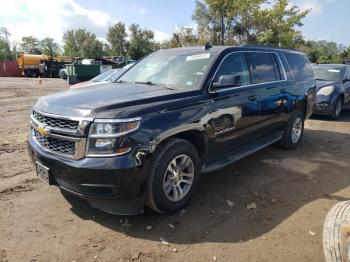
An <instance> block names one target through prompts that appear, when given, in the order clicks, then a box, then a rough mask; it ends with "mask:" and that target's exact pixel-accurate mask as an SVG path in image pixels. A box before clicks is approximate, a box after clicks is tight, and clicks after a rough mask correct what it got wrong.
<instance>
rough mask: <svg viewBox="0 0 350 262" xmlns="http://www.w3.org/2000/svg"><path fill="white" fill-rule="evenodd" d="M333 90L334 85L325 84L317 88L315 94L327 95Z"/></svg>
mask: <svg viewBox="0 0 350 262" xmlns="http://www.w3.org/2000/svg"><path fill="white" fill-rule="evenodd" d="M333 91H334V86H326V87H322V88H321V89H320V90H318V92H317V94H318V95H324V96H329V95H330V94H332V93H333Z"/></svg>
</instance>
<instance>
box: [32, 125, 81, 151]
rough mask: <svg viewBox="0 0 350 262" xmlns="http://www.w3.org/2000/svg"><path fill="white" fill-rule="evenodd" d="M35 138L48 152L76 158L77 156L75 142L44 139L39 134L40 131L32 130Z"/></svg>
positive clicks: (51, 138)
mask: <svg viewBox="0 0 350 262" xmlns="http://www.w3.org/2000/svg"><path fill="white" fill-rule="evenodd" d="M32 132H33V137H34V138H35V140H36V141H37V142H38V143H39V144H40V146H41V147H43V148H44V149H46V150H49V151H51V152H54V153H58V154H63V155H68V156H74V154H75V142H72V141H67V140H62V139H58V138H54V137H44V136H42V135H40V134H39V132H38V131H36V130H35V129H32Z"/></svg>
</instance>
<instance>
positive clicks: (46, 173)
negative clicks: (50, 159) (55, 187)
mask: <svg viewBox="0 0 350 262" xmlns="http://www.w3.org/2000/svg"><path fill="white" fill-rule="evenodd" d="M36 174H37V176H38V177H39V178H40V179H41V180H42V181H44V182H45V183H47V184H49V185H51V184H52V183H51V176H50V169H49V168H48V167H46V166H44V165H43V164H41V163H39V162H36Z"/></svg>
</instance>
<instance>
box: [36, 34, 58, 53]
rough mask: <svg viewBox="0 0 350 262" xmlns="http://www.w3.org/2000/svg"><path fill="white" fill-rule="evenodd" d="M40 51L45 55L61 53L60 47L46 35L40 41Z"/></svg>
mask: <svg viewBox="0 0 350 262" xmlns="http://www.w3.org/2000/svg"><path fill="white" fill-rule="evenodd" d="M40 47H41V52H42V53H43V54H45V55H48V56H51V57H54V56H57V55H59V54H60V53H61V48H60V47H59V45H58V44H57V43H56V42H55V40H54V39H53V38H50V37H46V38H44V39H43V40H41V41H40Z"/></svg>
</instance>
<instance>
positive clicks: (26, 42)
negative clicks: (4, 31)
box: [20, 36, 41, 54]
mask: <svg viewBox="0 0 350 262" xmlns="http://www.w3.org/2000/svg"><path fill="white" fill-rule="evenodd" d="M20 51H21V52H23V53H26V54H41V49H40V42H39V40H38V38H36V37H34V36H24V37H22V42H21V43H20Z"/></svg>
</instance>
